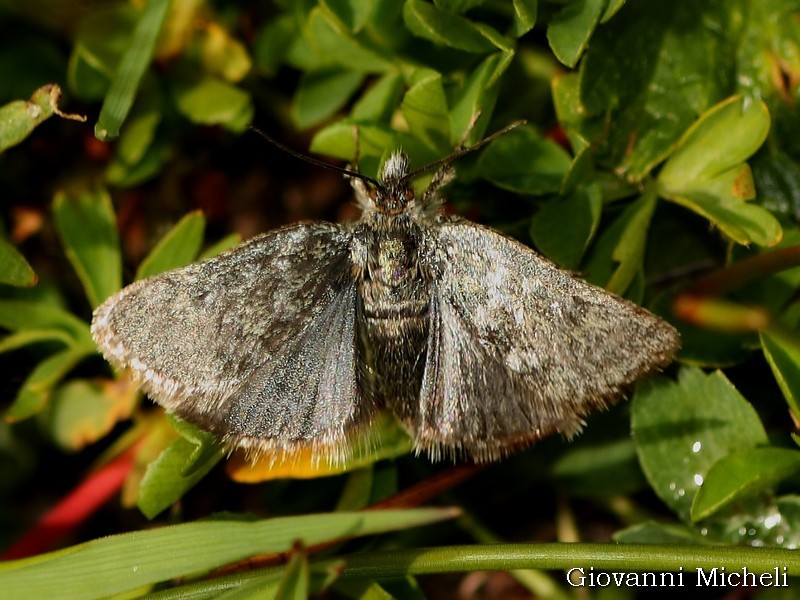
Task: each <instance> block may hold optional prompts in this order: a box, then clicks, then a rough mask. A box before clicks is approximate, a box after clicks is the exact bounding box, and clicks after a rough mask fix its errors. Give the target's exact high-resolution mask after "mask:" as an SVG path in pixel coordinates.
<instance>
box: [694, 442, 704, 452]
mask: <svg viewBox="0 0 800 600" xmlns="http://www.w3.org/2000/svg"><path fill="white" fill-rule="evenodd" d="M702 447H703V443H702V442H695V443H694V444H692V452H694V453H695V454H697V453H698V452H700V449H701V448H702Z"/></svg>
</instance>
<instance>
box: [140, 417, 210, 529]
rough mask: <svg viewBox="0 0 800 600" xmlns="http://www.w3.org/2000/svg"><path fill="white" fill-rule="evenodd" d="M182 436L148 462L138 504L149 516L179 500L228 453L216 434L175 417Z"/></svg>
mask: <svg viewBox="0 0 800 600" xmlns="http://www.w3.org/2000/svg"><path fill="white" fill-rule="evenodd" d="M173 424H174V425H175V426H176V429H178V431H179V433H180V434H181V437H180V438H178V439H177V440H175V441H174V442H172V443H171V444H170V445H169V446H167V447H166V448H165V449H164V450H163V451H162V452H161V454H159V455H158V457H157V458H156V459H155V460H154V461H153V462H151V463H150V464H149V465H147V470H146V471H145V474H144V477H143V478H142V482H141V484H140V486H139V497H138V498H137V501H136V504H137V506H138V507H139V510H141V511H142V514H144V516H146V517H147V518H148V519H152V518H154V517H156V516H157V515H158V514H159V513H161V512H162V511H164V510H166V509H167V508H169V507H170V506H172V505H173V504H175V502H177V501H178V500H179V499H180V498H181V497H182V496H183V495H184V494H185V493H186V492H187V491H188V490H190V489H191V488H192V487H194V485H195V484H196V483H197V482H198V481H200V480H201V479H202V478H203V477H205V476H206V475H207V474H208V472H209V471H211V469H212V468H214V465H216V464H217V463H218V462H219V461H220V460H222V458H223V457H224V456H225V451H224V449H222V448H221V447H220V445H219V444H218V443H217V441H216V438H215V437H214V436H213V435H212V434H210V433H207V432H205V431H202V430H200V429H198V428H196V427H194V426H192V425H190V424H188V423H186V422H183V421H173Z"/></svg>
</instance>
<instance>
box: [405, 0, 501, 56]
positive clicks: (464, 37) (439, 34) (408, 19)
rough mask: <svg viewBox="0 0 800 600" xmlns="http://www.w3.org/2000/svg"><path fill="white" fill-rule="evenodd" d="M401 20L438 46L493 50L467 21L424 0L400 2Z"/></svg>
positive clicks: (491, 44) (481, 34)
mask: <svg viewBox="0 0 800 600" xmlns="http://www.w3.org/2000/svg"><path fill="white" fill-rule="evenodd" d="M403 20H404V21H405V24H406V27H408V28H409V29H410V30H411V33H413V34H414V35H416V36H419V37H421V38H425V39H426V40H430V41H431V42H433V43H435V44H439V45H440V46H448V47H450V48H456V49H457V50H465V51H466V52H477V53H483V52H491V51H492V50H494V49H495V45H494V44H493V43H492V42H490V41H489V40H488V39H487V38H486V36H485V35H484V34H483V33H482V32H481V31H480V30H479V29H478V28H477V27H476V26H475V24H474V23H472V22H471V21H470V20H468V19H465V18H464V17H461V16H459V15H455V14H452V13H449V12H447V11H446V10H442V9H441V8H439V7H438V6H436V5H434V4H431V3H429V2H425V1H424V0H408V1H407V2H406V3H405V4H404V5H403Z"/></svg>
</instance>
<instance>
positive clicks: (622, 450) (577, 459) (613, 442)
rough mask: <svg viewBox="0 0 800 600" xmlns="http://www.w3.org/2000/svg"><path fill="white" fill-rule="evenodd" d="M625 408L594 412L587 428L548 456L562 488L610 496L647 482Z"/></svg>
mask: <svg viewBox="0 0 800 600" xmlns="http://www.w3.org/2000/svg"><path fill="white" fill-rule="evenodd" d="M620 408H623V407H620ZM622 412H623V411H622V410H620V409H612V411H610V412H606V413H601V414H597V415H592V416H591V417H590V418H589V420H588V423H587V427H586V430H585V432H584V433H582V434H581V436H580V437H579V438H578V439H576V440H575V441H573V442H572V443H570V444H569V445H566V447H563V448H559V453H558V454H557V455H556V456H554V457H552V458H551V459H549V460H548V467H547V470H548V474H549V475H550V477H551V478H552V480H553V483H554V484H555V485H556V487H557V488H558V489H559V490H560V491H562V492H563V493H566V494H569V495H570V496H579V497H582V498H604V499H608V498H613V497H619V496H623V495H625V494H630V493H633V492H636V491H638V490H640V489H644V488H645V487H646V486H647V481H646V480H645V478H644V475H643V474H642V470H641V468H640V467H639V460H638V457H637V455H636V446H635V445H634V443H633V440H632V439H631V437H630V422H629V419H628V417H627V415H622V414H621V413H622ZM623 416H624V417H625V418H620V417H623ZM561 446H564V445H563V444H562V445H561Z"/></svg>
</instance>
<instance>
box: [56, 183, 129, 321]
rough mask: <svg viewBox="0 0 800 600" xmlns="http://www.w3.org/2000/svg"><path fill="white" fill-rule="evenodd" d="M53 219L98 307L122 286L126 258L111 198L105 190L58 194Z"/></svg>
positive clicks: (92, 302) (87, 292)
mask: <svg viewBox="0 0 800 600" xmlns="http://www.w3.org/2000/svg"><path fill="white" fill-rule="evenodd" d="M53 217H54V218H55V222H56V228H57V229H58V233H59V235H60V236H61V242H62V243H63V244H64V250H65V252H66V254H67V258H68V259H69V261H70V263H72V267H73V268H74V269H75V271H76V273H77V274H78V278H79V279H80V280H81V283H82V284H83V289H84V291H85V292H86V297H87V298H88V299H89V304H91V306H92V307H93V308H94V307H96V306H98V305H99V304H100V303H101V302H102V301H103V300H105V299H106V298H108V297H109V296H111V295H112V294H114V293H115V292H116V291H117V290H119V289H120V287H122V257H121V255H120V250H119V236H118V234H117V221H116V217H115V215H114V207H113V206H112V205H111V198H110V196H109V195H108V192H107V191H106V190H105V189H103V188H96V189H94V190H91V191H85V192H83V193H81V194H80V195H78V196H69V195H67V193H66V192H63V191H59V192H56V197H55V200H54V201H53Z"/></svg>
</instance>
